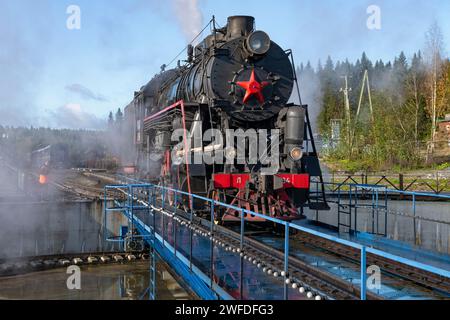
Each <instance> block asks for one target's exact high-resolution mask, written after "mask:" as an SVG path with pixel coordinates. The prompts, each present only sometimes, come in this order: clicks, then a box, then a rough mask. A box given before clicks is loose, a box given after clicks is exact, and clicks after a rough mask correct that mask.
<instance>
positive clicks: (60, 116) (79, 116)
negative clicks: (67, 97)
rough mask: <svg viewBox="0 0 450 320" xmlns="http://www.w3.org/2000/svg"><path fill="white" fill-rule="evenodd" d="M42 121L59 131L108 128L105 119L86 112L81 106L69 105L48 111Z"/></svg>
mask: <svg viewBox="0 0 450 320" xmlns="http://www.w3.org/2000/svg"><path fill="white" fill-rule="evenodd" d="M42 120H43V121H44V122H45V123H49V124H50V125H51V126H52V127H53V128H58V129H63V128H64V129H92V130H101V129H105V128H106V120H105V119H103V118H99V117H97V116H96V115H94V114H92V113H89V112H86V111H84V110H83V108H82V106H81V105H79V104H67V105H65V106H62V107H59V108H57V109H56V110H47V114H46V116H45V117H44V119H42Z"/></svg>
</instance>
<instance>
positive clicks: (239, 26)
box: [227, 16, 255, 39]
mask: <svg viewBox="0 0 450 320" xmlns="http://www.w3.org/2000/svg"><path fill="white" fill-rule="evenodd" d="M254 27H255V18H253V17H251V16H233V17H229V18H228V26H227V38H228V39H232V38H237V37H242V36H246V35H249V34H250V33H251V32H252V31H253V29H254Z"/></svg>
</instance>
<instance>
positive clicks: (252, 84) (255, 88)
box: [236, 70, 270, 104]
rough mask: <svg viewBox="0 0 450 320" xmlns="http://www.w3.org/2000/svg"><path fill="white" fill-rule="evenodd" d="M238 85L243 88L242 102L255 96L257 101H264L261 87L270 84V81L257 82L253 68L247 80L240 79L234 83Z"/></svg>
mask: <svg viewBox="0 0 450 320" xmlns="http://www.w3.org/2000/svg"><path fill="white" fill-rule="evenodd" d="M236 84H237V85H238V86H239V87H241V88H243V89H245V96H244V103H247V101H248V100H249V99H250V97H252V96H255V97H256V99H257V100H258V101H259V103H261V104H263V103H264V95H263V93H262V91H263V89H264V88H265V87H267V86H268V85H270V82H267V81H264V82H261V83H260V82H258V81H257V80H256V77H255V70H253V71H252V75H251V76H250V80H249V81H240V82H237V83H236Z"/></svg>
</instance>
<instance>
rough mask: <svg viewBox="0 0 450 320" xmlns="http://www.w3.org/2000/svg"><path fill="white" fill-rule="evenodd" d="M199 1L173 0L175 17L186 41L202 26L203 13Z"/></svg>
mask: <svg viewBox="0 0 450 320" xmlns="http://www.w3.org/2000/svg"><path fill="white" fill-rule="evenodd" d="M199 2H200V0H173V9H174V12H175V17H176V19H177V21H178V24H179V25H180V27H181V29H182V31H183V34H184V35H185V37H186V40H187V41H188V42H190V41H192V39H194V38H195V37H196V36H197V35H198V34H199V33H200V31H201V30H202V28H203V14H202V12H201V10H200V5H199Z"/></svg>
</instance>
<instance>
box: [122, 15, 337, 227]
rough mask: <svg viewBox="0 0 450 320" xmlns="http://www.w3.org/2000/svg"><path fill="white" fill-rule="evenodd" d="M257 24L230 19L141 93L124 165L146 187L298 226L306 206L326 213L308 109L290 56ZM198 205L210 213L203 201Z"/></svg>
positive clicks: (130, 120) (131, 108) (231, 214)
mask: <svg viewBox="0 0 450 320" xmlns="http://www.w3.org/2000/svg"><path fill="white" fill-rule="evenodd" d="M254 25H255V19H254V18H253V17H250V16H233V17H229V18H228V23H227V25H226V26H225V27H223V28H215V27H214V28H213V30H212V32H211V34H210V35H208V36H207V37H206V38H205V39H204V40H202V41H201V42H200V43H199V44H198V45H196V46H195V47H194V46H192V45H189V46H188V47H187V60H186V61H185V62H186V64H184V65H181V64H180V62H179V63H178V66H177V67H176V68H174V69H171V70H167V71H166V70H165V69H164V66H163V67H162V70H161V73H160V74H158V75H156V76H155V77H154V78H153V79H152V80H151V81H150V82H149V83H147V84H146V85H145V86H143V87H142V88H141V89H140V90H139V91H137V92H135V94H134V99H133V101H132V102H131V103H130V104H129V105H128V106H127V107H126V108H125V112H124V120H125V128H126V134H127V140H128V141H129V142H130V144H129V145H128V149H125V150H126V152H125V153H126V155H124V157H125V159H124V161H126V162H127V163H129V164H130V166H133V167H135V168H136V171H137V172H138V174H139V176H140V178H141V179H147V180H148V181H149V182H154V183H160V184H163V185H166V186H171V187H173V188H176V189H180V190H183V191H187V192H190V193H194V194H198V195H202V196H206V197H209V198H214V199H217V200H220V201H223V202H226V203H230V204H232V205H234V206H236V207H238V208H244V209H247V210H251V211H253V212H258V213H262V214H265V215H269V216H273V217H278V218H281V219H285V220H293V219H298V218H299V217H301V216H302V213H303V209H304V208H305V207H309V208H312V209H314V210H327V209H329V207H328V205H327V203H326V200H325V194H324V189H323V180H322V173H321V170H320V165H319V160H318V156H317V152H316V148H315V144H314V139H313V135H312V130H311V125H310V121H309V116H308V109H307V106H306V105H297V104H293V103H289V99H290V97H291V95H292V93H293V89H294V85H295V84H296V75H295V67H294V65H293V59H292V52H291V51H290V50H287V51H285V50H283V49H282V48H281V47H280V46H279V45H277V44H276V43H275V42H273V41H271V39H270V37H269V36H268V35H267V34H266V33H265V32H263V31H258V30H255V29H254ZM297 89H298V86H297ZM176 132H178V133H179V132H181V136H180V135H179V134H178V135H175V133H176ZM207 132H208V134H207ZM211 132H213V133H214V134H211ZM273 132H276V134H272V133H273ZM206 135H207V136H208V137H206ZM255 136H256V137H257V139H255ZM213 137H214V139H213ZM225 141H226V143H225ZM256 146H259V147H261V146H262V147H261V148H257V147H256ZM264 146H265V147H264ZM255 149H258V152H256V154H257V157H256V160H254V159H253V160H252V161H250V160H249V158H250V157H249V155H250V153H252V154H253V155H254V154H255ZM206 156H208V157H209V158H208V159H214V161H206V160H205V158H207V157H206ZM267 158H271V160H272V161H269V162H268V161H267ZM199 159H201V161H198V160H199ZM217 159H219V161H217ZM220 160H223V161H220ZM130 166H128V167H130ZM312 184H314V185H315V186H318V187H317V188H316V190H315V191H312V189H311V187H312ZM191 205H193V206H194V208H193V209H194V210H195V212H196V213H197V214H199V215H201V214H207V213H209V212H208V210H205V208H203V207H204V204H202V203H201V202H196V203H194V204H191ZM217 219H218V220H219V221H233V220H239V219H240V211H239V210H231V209H222V211H220V212H219V213H218V214H217ZM247 219H248V220H256V221H258V220H261V219H259V218H257V217H253V216H248V217H247Z"/></svg>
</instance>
